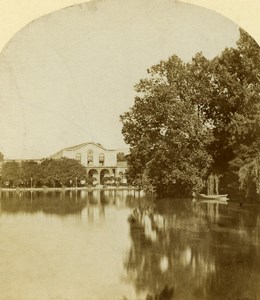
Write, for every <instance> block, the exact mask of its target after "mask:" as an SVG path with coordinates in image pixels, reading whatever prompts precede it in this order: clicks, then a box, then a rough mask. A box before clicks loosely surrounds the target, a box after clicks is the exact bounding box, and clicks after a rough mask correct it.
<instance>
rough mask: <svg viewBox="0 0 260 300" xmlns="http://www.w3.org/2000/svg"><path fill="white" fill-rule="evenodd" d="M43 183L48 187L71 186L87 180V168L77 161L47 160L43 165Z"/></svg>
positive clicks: (65, 159)
mask: <svg viewBox="0 0 260 300" xmlns="http://www.w3.org/2000/svg"><path fill="white" fill-rule="evenodd" d="M41 172H42V173H41V178H42V183H43V184H44V185H47V186H51V187H57V186H70V185H71V182H75V180H76V178H77V179H78V180H81V179H85V177H86V170H85V167H84V166H82V165H81V164H80V162H78V161H77V160H75V159H70V158H61V159H57V160H55V159H47V160H45V161H43V163H42V164H41Z"/></svg>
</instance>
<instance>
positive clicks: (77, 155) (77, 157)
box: [75, 153, 81, 162]
mask: <svg viewBox="0 0 260 300" xmlns="http://www.w3.org/2000/svg"><path fill="white" fill-rule="evenodd" d="M75 158H76V160H77V161H79V162H81V154H80V153H77V154H76V157H75Z"/></svg>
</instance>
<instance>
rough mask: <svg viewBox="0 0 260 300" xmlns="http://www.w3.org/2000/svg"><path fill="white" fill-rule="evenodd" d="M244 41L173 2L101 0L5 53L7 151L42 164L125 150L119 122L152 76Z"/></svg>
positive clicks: (0, 117)
mask: <svg viewBox="0 0 260 300" xmlns="http://www.w3.org/2000/svg"><path fill="white" fill-rule="evenodd" d="M158 3H160V5H158ZM237 39H238V26H237V25H235V24H234V23H233V22H231V21H230V20H228V19H226V18H224V17H223V16H221V15H219V14H217V13H215V12H213V11H209V10H207V9H204V8H200V7H197V6H193V5H189V4H184V3H180V2H174V1H170V0H160V1H156V0H142V1H140V0H131V1H121V0H99V1H96V2H90V3H84V4H81V5H75V6H72V7H69V8H66V9H62V10H58V11H55V12H53V13H51V14H48V15H46V16H43V17H41V18H39V19H37V20H35V21H33V22H31V23H30V24H28V25H27V26H25V27H24V28H23V29H21V30H20V31H18V32H17V33H16V34H15V35H14V36H13V37H12V38H11V39H10V40H9V42H8V43H7V45H6V46H5V47H4V49H3V50H2V52H1V53H0V84H1V87H0V103H1V110H0V151H1V152H3V153H4V155H5V157H6V158H41V157H46V156H48V155H51V154H53V153H54V152H57V151H58V150H60V149H62V148H64V147H68V146H72V145H75V144H78V143H83V142H87V141H95V142H99V143H101V144H103V145H104V146H106V147H108V148H124V147H125V144H124V141H123V137H122V135H121V123H120V122H119V116H120V114H122V113H123V112H125V111H127V110H128V109H129V107H131V106H132V105H133V101H134V96H135V92H134V88H133V87H134V85H135V84H136V83H137V82H138V81H139V79H141V78H143V77H145V76H146V70H147V68H149V67H150V66H152V65H153V64H156V63H158V62H159V61H160V60H162V59H167V58H168V57H169V56H170V55H173V54H177V55H178V56H180V57H181V58H182V59H183V60H185V61H188V60H190V59H191V57H192V56H193V55H194V54H195V53H196V52H198V51H202V52H203V54H204V55H205V56H206V57H208V58H212V57H214V56H215V55H217V54H219V53H220V52H221V51H222V50H223V49H224V48H225V47H230V46H234V45H235V42H236V40H237Z"/></svg>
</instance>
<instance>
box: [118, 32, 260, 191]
mask: <svg viewBox="0 0 260 300" xmlns="http://www.w3.org/2000/svg"><path fill="white" fill-rule="evenodd" d="M136 91H137V93H138V96H136V98H135V102H134V105H133V107H132V108H131V109H130V111H129V112H127V113H125V114H123V115H122V116H121V121H122V123H123V129H122V133H123V135H124V138H125V141H126V143H128V144H129V145H130V151H131V153H130V155H129V157H128V165H129V171H128V179H129V181H130V182H131V183H134V184H136V185H145V187H146V188H147V189H148V190H156V191H159V192H162V191H166V192H167V193H169V192H174V193H184V194H186V193H189V192H190V190H191V189H198V190H200V189H201V188H202V187H203V180H204V179H206V176H207V175H208V174H209V173H211V172H212V173H213V174H218V175H219V174H223V175H224V176H223V178H222V179H221V180H222V182H226V186H228V185H229V186H230V187H231V190H232V189H233V191H234V190H237V187H238V185H239V180H240V183H241V182H243V184H242V183H241V185H240V186H241V188H242V189H245V182H248V180H249V181H250V182H251V183H252V182H254V180H255V179H253V178H252V176H249V173H250V172H246V171H245V168H249V169H250V166H251V164H253V162H254V161H255V159H256V157H257V155H258V153H259V149H260V101H259V100H260V48H259V46H258V45H257V44H256V42H255V41H254V40H253V39H252V38H251V37H250V36H249V35H248V34H247V33H246V32H245V31H243V30H242V29H241V30H240V39H239V40H238V42H237V47H236V48H229V49H225V50H224V51H223V52H222V53H221V54H220V55H219V56H217V57H215V58H214V59H212V60H208V59H206V58H205V57H204V56H203V55H202V53H197V54H196V55H195V56H194V57H193V58H192V61H191V62H189V63H184V62H182V61H181V59H180V58H178V57H177V56H176V55H174V56H172V57H170V58H169V59H168V60H167V61H161V62H160V63H159V64H157V65H155V66H152V67H151V68H150V69H149V70H148V78H146V79H141V80H140V82H139V83H138V84H137V85H136ZM247 164H248V165H247ZM246 166H247V167H246ZM239 174H240V175H239ZM241 174H244V175H245V176H249V177H247V178H244V179H242V178H243V176H242V175H241ZM241 176H242V177H241ZM229 178H232V180H233V183H231V182H230V180H229ZM239 178H240V179H239ZM252 180H253V181H252ZM178 189H179V190H178Z"/></svg>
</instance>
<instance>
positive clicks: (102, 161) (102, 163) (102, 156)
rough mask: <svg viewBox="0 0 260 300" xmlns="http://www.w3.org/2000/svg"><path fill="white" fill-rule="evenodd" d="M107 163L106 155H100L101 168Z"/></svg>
mask: <svg viewBox="0 0 260 300" xmlns="http://www.w3.org/2000/svg"><path fill="white" fill-rule="evenodd" d="M104 163H105V155H104V154H103V153H101V154H99V164H100V166H104Z"/></svg>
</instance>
